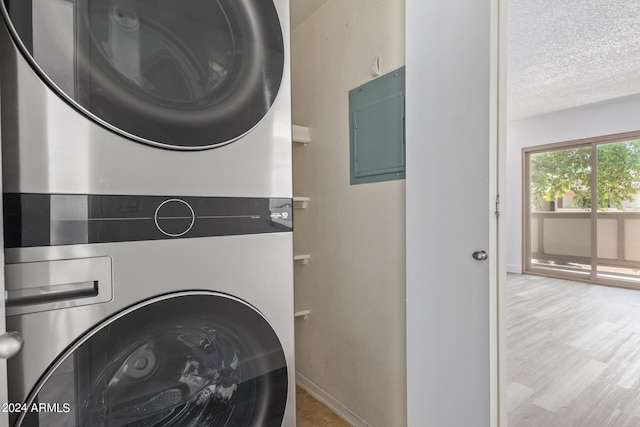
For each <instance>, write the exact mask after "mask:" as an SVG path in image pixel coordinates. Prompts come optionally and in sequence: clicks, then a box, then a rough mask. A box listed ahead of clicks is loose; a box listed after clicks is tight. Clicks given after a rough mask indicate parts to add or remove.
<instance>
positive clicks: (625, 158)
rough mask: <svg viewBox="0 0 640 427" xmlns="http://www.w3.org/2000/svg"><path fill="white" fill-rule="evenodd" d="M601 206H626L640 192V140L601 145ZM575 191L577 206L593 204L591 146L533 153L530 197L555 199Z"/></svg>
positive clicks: (574, 204) (535, 206) (537, 204)
mask: <svg viewBox="0 0 640 427" xmlns="http://www.w3.org/2000/svg"><path fill="white" fill-rule="evenodd" d="M597 153H598V162H597V164H598V167H597V173H598V188H597V190H598V191H597V193H598V194H597V196H598V209H599V210H603V209H608V208H609V207H616V208H618V209H620V210H622V209H623V206H624V205H623V204H624V202H626V201H629V200H632V199H633V197H634V196H635V195H636V194H638V193H640V140H635V141H625V142H617V143H612V144H603V145H599V146H598V148H597ZM568 191H573V192H574V193H575V195H574V198H573V206H572V207H574V208H584V209H589V208H590V206H591V147H579V148H572V149H568V150H556V151H547V152H544V153H536V154H533V155H531V201H532V205H533V207H534V208H537V209H540V203H539V201H540V200H545V201H547V202H553V201H555V200H557V199H560V198H562V197H564V195H565V194H566V193H567V192H568Z"/></svg>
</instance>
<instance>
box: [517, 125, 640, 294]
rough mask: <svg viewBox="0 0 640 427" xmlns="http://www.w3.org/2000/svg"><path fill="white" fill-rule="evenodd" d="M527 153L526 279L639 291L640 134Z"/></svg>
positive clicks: (553, 146)
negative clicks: (544, 277) (538, 276)
mask: <svg viewBox="0 0 640 427" xmlns="http://www.w3.org/2000/svg"><path fill="white" fill-rule="evenodd" d="M523 154H524V155H523V159H524V168H523V170H524V180H523V182H524V192H523V194H524V195H525V196H524V204H523V212H524V221H523V224H524V227H523V229H524V232H523V243H524V248H523V254H524V260H523V265H524V270H525V272H528V273H536V274H544V275H550V276H559V277H569V278H574V279H579V280H586V281H592V282H596V283H603V284H619V285H623V286H632V287H640V133H638V134H625V135H617V136H612V137H606V138H598V139H591V140H582V141H575V142H569V143H561V144H552V145H545V146H537V147H531V148H525V149H524V151H523Z"/></svg>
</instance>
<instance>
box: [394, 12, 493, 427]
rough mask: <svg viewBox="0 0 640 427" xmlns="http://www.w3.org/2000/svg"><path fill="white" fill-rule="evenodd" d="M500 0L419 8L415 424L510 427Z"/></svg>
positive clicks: (413, 198) (411, 229) (412, 20)
mask: <svg viewBox="0 0 640 427" xmlns="http://www.w3.org/2000/svg"><path fill="white" fill-rule="evenodd" d="M499 3H501V0H491V1H478V0H456V1H452V2H445V1H442V2H431V1H428V2H425V1H424V0H407V21H406V25H407V39H406V43H407V53H406V55H407V58H406V59H407V66H406V73H407V80H406V93H407V99H406V106H407V107H406V131H407V132H406V135H407V147H406V153H407V383H408V385H407V387H408V388H407V393H408V396H407V397H408V424H409V427H420V426H438V427H459V426H465V427H485V426H486V427H488V426H490V425H493V426H495V425H498V421H497V419H498V418H499V417H498V400H499V399H498V387H497V385H498V371H497V366H498V357H497V351H496V350H497V348H498V339H497V336H498V335H497V331H498V328H497V304H498V292H497V290H498V286H497V283H498V272H499V271H500V270H501V269H502V267H500V266H499V260H500V259H501V255H500V254H499V249H498V245H497V243H498V225H499V223H500V221H501V220H500V219H498V218H497V215H496V214H495V211H496V199H497V196H498V188H499V187H498V178H497V177H498V172H497V171H498V169H499V168H498V166H499V165H500V164H501V161H499V160H498V145H499V144H498V141H499V140H501V139H502V138H500V137H499V129H500V128H501V126H500V125H499V123H500V121H499V119H501V117H503V116H501V115H500V114H498V111H499V106H500V105H501V104H500V103H499V102H498V99H499V96H498V88H499V87H500V85H499V84H498V82H499V81H500V80H499V74H498V70H499V69H500V66H499V62H498V52H499V49H498V47H499V46H500V43H499V36H498V28H499V22H500V20H499V16H500V10H499V8H498V6H499ZM502 104H503V103H502Z"/></svg>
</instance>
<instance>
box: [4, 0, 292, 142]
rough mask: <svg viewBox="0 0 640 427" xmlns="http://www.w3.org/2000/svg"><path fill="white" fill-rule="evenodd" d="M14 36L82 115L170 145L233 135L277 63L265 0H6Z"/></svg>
mask: <svg viewBox="0 0 640 427" xmlns="http://www.w3.org/2000/svg"><path fill="white" fill-rule="evenodd" d="M2 4H3V6H2V7H3V13H4V15H5V19H6V20H7V21H8V22H9V24H10V25H9V26H10V28H11V30H12V34H13V36H14V39H15V41H16V42H17V44H18V45H19V46H20V47H21V49H22V51H23V53H24V54H25V56H26V57H27V59H28V60H29V61H30V62H31V64H32V65H33V66H34V68H35V69H36V71H37V72H39V73H40V75H41V77H42V78H43V79H44V80H45V81H46V82H47V83H48V84H49V85H50V86H51V87H52V88H53V89H54V90H56V91H57V92H58V93H59V94H60V95H61V96H62V97H63V98H64V99H66V100H67V101H68V102H70V103H71V104H72V105H74V106H75V107H76V108H77V109H78V110H80V111H82V112H83V113H84V114H86V115H87V116H88V117H91V118H92V119H94V120H95V121H97V122H99V123H100V124H102V125H103V126H105V127H107V128H109V129H111V130H112V131H115V132H118V133H120V134H122V135H124V136H126V137H128V138H131V139H134V140H137V141H139V142H144V143H148V144H152V145H157V146H162V147H166V148H177V149H203V148H213V147H216V146H219V145H223V144H226V143H229V142H231V141H234V140H235V139H237V138H239V137H240V136H242V135H244V134H245V133H247V132H249V131H250V130H251V129H252V128H253V127H254V126H256V125H257V124H258V123H259V122H260V120H261V119H262V118H263V117H264V116H265V115H266V114H267V112H268V110H269V109H270V107H271V105H272V104H273V102H274V101H275V97H276V95H277V93H278V89H279V87H280V83H281V79H282V74H283V68H284V45H283V37H282V29H281V26H280V21H279V19H278V14H277V11H276V9H275V6H274V4H273V2H272V1H271V0H181V1H176V0H104V1H92V0H77V1H69V0H49V1H46V2H43V1H27V0H6V1H4V2H2Z"/></svg>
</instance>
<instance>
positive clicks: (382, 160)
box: [349, 67, 405, 185]
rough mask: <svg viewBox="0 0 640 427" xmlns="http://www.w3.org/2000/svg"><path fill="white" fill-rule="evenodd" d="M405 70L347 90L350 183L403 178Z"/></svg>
mask: <svg viewBox="0 0 640 427" xmlns="http://www.w3.org/2000/svg"><path fill="white" fill-rule="evenodd" d="M404 79H405V69H404V67H402V68H400V69H398V70H395V71H392V72H391V73H389V74H386V75H384V76H382V77H378V78H377V79H375V80H373V81H371V82H369V83H366V84H364V85H362V86H360V87H357V88H355V89H353V90H351V91H349V125H350V131H349V137H350V138H349V139H350V150H351V184H352V185H353V184H364V183H369V182H379V181H390V180H394V179H404V177H405V137H404V119H405V115H404V99H405V91H404Z"/></svg>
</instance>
